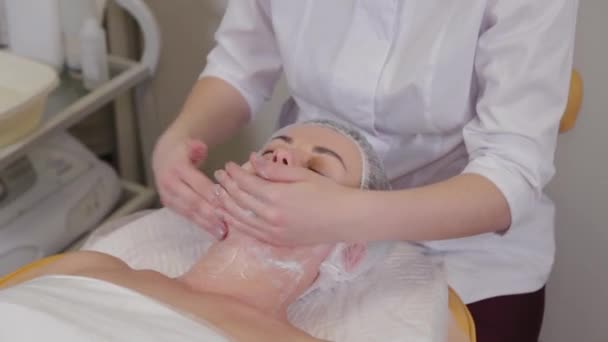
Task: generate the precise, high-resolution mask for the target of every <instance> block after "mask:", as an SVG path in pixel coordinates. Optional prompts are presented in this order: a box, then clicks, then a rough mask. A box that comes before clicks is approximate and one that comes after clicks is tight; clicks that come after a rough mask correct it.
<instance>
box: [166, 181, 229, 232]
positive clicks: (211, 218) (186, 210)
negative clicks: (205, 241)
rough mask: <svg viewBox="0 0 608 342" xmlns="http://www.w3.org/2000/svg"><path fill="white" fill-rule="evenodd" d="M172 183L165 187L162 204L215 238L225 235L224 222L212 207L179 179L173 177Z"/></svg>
mask: <svg viewBox="0 0 608 342" xmlns="http://www.w3.org/2000/svg"><path fill="white" fill-rule="evenodd" d="M173 182H174V183H173V184H170V186H168V187H166V190H165V191H166V192H165V195H164V196H162V195H161V197H164V200H163V204H164V205H165V206H167V207H169V208H172V209H173V210H174V211H176V212H177V213H179V214H181V215H183V216H185V217H186V218H188V219H189V220H191V221H192V222H194V223H196V224H197V225H199V226H201V227H202V228H203V229H205V230H206V231H208V232H209V233H211V234H212V235H213V236H215V237H217V238H221V236H223V235H225V230H226V227H225V224H224V222H223V221H221V220H220V219H219V218H218V217H217V215H215V214H214V208H213V207H212V206H211V205H209V204H208V203H207V202H206V201H205V200H201V199H200V197H199V196H198V195H197V194H196V193H195V192H194V191H193V190H192V189H191V188H190V187H189V186H188V185H186V184H185V183H183V182H182V181H181V180H178V179H175V180H174V181H173Z"/></svg>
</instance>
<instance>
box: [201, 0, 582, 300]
mask: <svg viewBox="0 0 608 342" xmlns="http://www.w3.org/2000/svg"><path fill="white" fill-rule="evenodd" d="M577 6H578V1H577V0H533V1H531V0H464V1H463V0H359V1H350V0H334V1H313V0H308V1H304V0H234V1H231V2H230V4H229V6H228V9H227V12H226V15H225V18H224V20H223V22H222V24H221V26H220V28H219V30H218V32H217V36H216V38H217V41H218V44H217V46H216V47H215V49H214V50H213V51H212V52H211V54H210V55H209V57H208V64H207V67H206V68H205V70H204V71H203V74H202V77H203V76H216V77H220V78H222V79H224V80H226V81H227V82H229V83H230V84H232V85H233V86H234V87H236V88H237V89H238V90H239V91H240V92H241V93H242V95H243V96H244V97H245V99H246V100H247V102H248V103H249V105H250V107H251V110H252V112H253V113H256V111H257V110H258V109H259V108H260V105H261V104H262V103H263V102H264V101H265V100H267V99H268V98H269V96H270V95H271V94H272V90H273V88H274V85H275V83H276V81H277V79H278V78H279V76H280V73H281V71H284V73H285V75H286V78H287V83H288V86H289V90H290V94H291V96H292V100H291V101H289V102H288V103H287V104H286V105H285V106H284V111H283V113H282V116H281V122H282V123H283V124H285V123H287V122H290V121H293V120H306V119H313V118H318V117H324V118H330V119H334V120H341V121H347V122H349V123H351V124H354V125H356V126H357V127H359V128H360V129H361V130H362V131H363V132H364V133H365V134H366V136H367V138H368V139H369V140H370V142H371V143H372V145H373V146H374V148H375V149H376V150H377V152H378V153H379V155H380V156H381V157H382V159H383V161H384V163H385V166H386V169H387V172H388V175H389V177H390V179H391V180H392V183H393V185H394V186H395V187H396V188H407V187H415V186H420V185H424V184H429V183H433V182H437V181H440V180H443V179H446V178H449V177H451V176H454V175H457V174H459V173H461V172H467V173H476V174H480V175H483V176H485V177H487V178H488V179H489V180H491V181H492V182H494V183H495V184H496V186H497V187H498V188H499V189H500V190H501V191H502V193H503V194H504V196H505V197H506V199H507V201H508V203H509V206H510V209H511V214H512V226H511V229H510V230H509V231H508V232H507V233H506V234H504V235H498V234H483V235H479V236H475V237H471V238H463V239H455V240H447V241H432V242H424V244H425V245H426V246H428V247H429V248H430V249H431V250H432V251H433V252H434V253H437V254H438V255H443V256H444V262H445V267H446V271H447V276H448V282H449V283H450V285H451V286H452V287H453V288H454V289H455V290H456V291H457V292H458V293H459V295H460V296H461V297H462V298H463V300H464V301H465V302H466V303H471V302H475V301H478V300H482V299H485V298H489V297H495V296H499V295H507V294H516V293H525V292H531V291H535V290H538V289H539V288H540V287H542V286H543V285H544V284H545V282H546V281H547V277H548V275H549V272H550V269H551V266H552V263H553V258H554V248H555V247H554V222H553V220H554V206H553V203H552V202H551V201H550V200H549V199H548V198H547V197H546V196H545V195H544V194H543V188H544V187H545V185H547V183H548V182H549V180H550V179H551V177H552V176H553V174H554V165H553V159H554V151H555V147H556V138H557V132H558V126H559V120H560V117H561V115H562V113H563V112H564V109H565V104H566V101H567V95H568V86H569V80H570V74H571V70H572V69H571V67H572V54H573V53H572V51H573V40H574V31H575V22H576V12H577ZM466 195H467V194H466V193H463V194H462V196H463V197H464V196H466Z"/></svg>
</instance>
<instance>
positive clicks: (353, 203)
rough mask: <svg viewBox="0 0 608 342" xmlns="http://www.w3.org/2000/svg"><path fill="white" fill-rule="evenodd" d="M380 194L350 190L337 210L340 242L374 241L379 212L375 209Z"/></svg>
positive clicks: (336, 225)
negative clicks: (375, 217) (376, 217)
mask: <svg viewBox="0 0 608 342" xmlns="http://www.w3.org/2000/svg"><path fill="white" fill-rule="evenodd" d="M377 194H378V192H376V191H368V190H361V189H348V191H346V193H345V198H344V200H343V201H341V205H340V206H339V207H338V208H336V214H337V215H336V216H337V218H338V219H339V222H337V223H336V224H335V225H334V227H336V228H337V230H338V232H337V235H338V238H339V241H347V242H360V241H369V240H373V239H374V238H373V234H372V233H373V231H372V230H373V229H375V226H376V225H375V223H374V222H375V219H374V216H376V215H377V214H376V213H377V211H375V209H374V205H375V204H374V203H375V201H376V199H375V197H377Z"/></svg>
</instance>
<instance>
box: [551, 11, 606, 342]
mask: <svg viewBox="0 0 608 342" xmlns="http://www.w3.org/2000/svg"><path fill="white" fill-rule="evenodd" d="M607 15H608V1H606V0H582V1H581V2H580V10H579V23H578V32H577V43H576V55H575V67H576V68H577V69H578V70H579V71H580V72H581V74H582V77H583V80H584V82H585V98H584V102H583V109H582V112H581V117H580V119H579V122H578V124H577V126H576V127H575V129H574V130H573V131H571V132H569V133H566V134H563V135H562V136H560V138H559V147H558V151H557V175H556V177H555V179H554V181H553V183H552V184H551V185H550V189H549V191H550V194H551V195H552V197H553V198H554V199H555V200H556V202H557V205H558V212H557V218H556V219H557V242H558V250H557V260H556V265H555V270H554V273H553V275H552V278H551V281H550V284H549V286H548V297H547V312H546V318H545V326H544V331H543V341H545V342H574V341H584V342H600V341H601V342H606V341H608V322H607V321H606V318H607V316H608V264H607V263H608V248H607V247H608V153H607V150H608V141H607V139H606V138H605V137H606V136H607V133H608V38H607V36H606V34H607V33H608V21H607V19H606V16H607Z"/></svg>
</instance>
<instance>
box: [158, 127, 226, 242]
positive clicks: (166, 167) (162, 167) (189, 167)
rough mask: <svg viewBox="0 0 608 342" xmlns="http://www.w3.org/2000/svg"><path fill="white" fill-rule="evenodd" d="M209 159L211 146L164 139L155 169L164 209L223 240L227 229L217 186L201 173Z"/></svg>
mask: <svg viewBox="0 0 608 342" xmlns="http://www.w3.org/2000/svg"><path fill="white" fill-rule="evenodd" d="M205 159H207V146H206V145H205V144H204V143H203V142H202V141H199V140H195V139H185V140H184V139H176V138H172V137H171V136H163V137H162V138H161V139H160V140H159V142H158V144H157V145H156V148H155V150H154V156H153V161H152V165H153V166H152V167H153V170H154V176H155V179H156V185H157V188H158V192H159V194H160V199H161V202H162V203H163V205H165V206H166V207H168V208H170V209H172V210H173V211H175V212H177V213H178V214H180V215H182V216H184V217H186V218H188V219H189V220H190V221H192V222H194V223H195V224H197V225H199V226H200V227H202V228H203V229H205V230H206V231H208V232H209V233H210V234H212V235H213V236H214V237H215V238H217V239H220V240H221V239H223V238H224V237H225V236H226V233H227V228H226V224H225V223H224V221H223V220H222V219H221V218H220V217H219V216H218V211H217V206H219V205H220V202H219V199H218V197H217V194H216V193H217V191H216V189H217V186H215V185H214V184H213V182H212V181H211V180H210V179H209V178H207V177H206V176H205V174H204V173H202V172H201V171H200V170H199V169H198V166H199V165H200V164H202V163H203V162H204V161H205Z"/></svg>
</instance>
